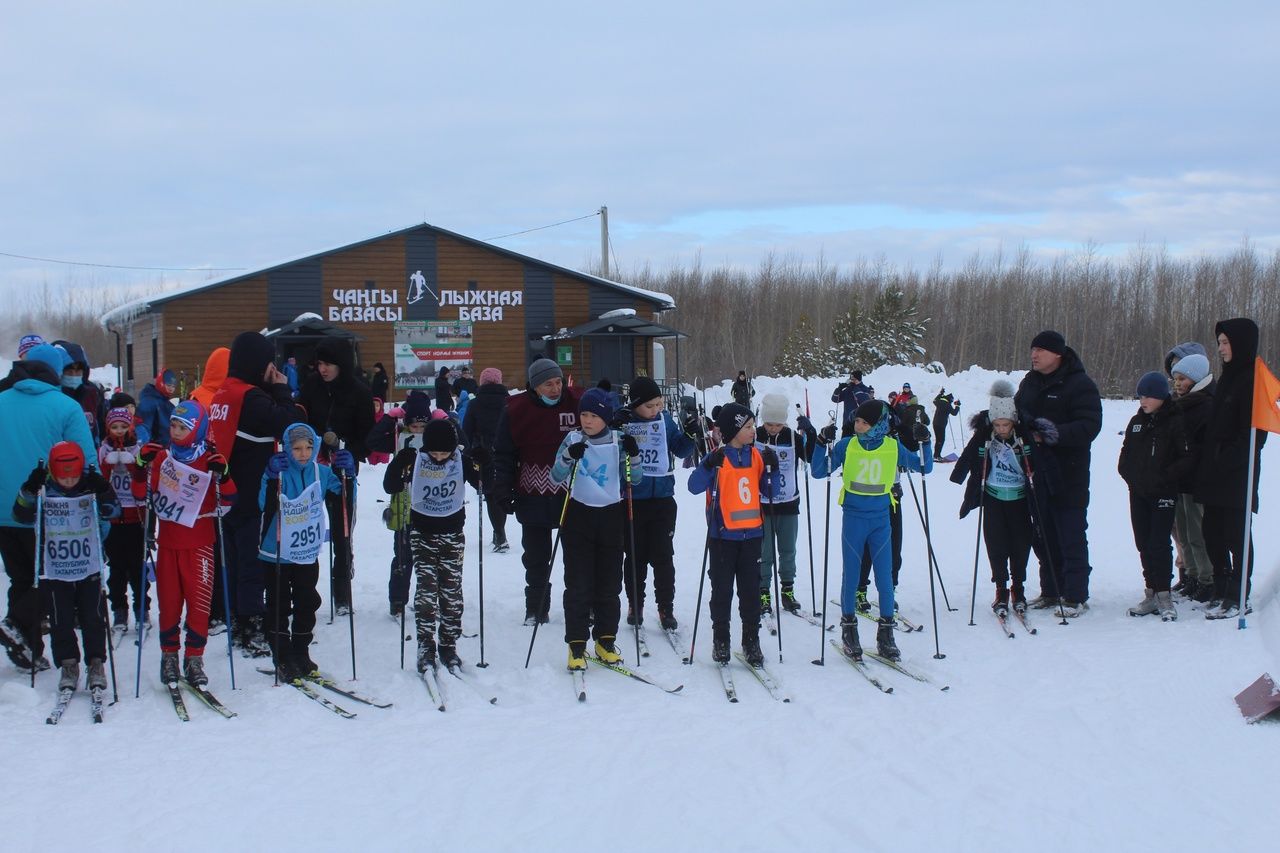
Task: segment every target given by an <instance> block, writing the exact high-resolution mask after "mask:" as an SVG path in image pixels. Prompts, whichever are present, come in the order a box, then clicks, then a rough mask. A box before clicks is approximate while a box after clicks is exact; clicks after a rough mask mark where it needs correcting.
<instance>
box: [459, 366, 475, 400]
mask: <svg viewBox="0 0 1280 853" xmlns="http://www.w3.org/2000/svg"><path fill="white" fill-rule="evenodd" d="M460 372H461V374H462V375H461V376H459V377H458V378H457V379H455V380H453V399H454V400H461V399H462V392H463V391H466V392H467V393H468V394H470V395H471V396H472V397H475V395H476V394H478V393H479V391H480V386H479V385H478V384H477V383H476V378H475V377H474V376H472V375H471V365H469V364H464V365H462V370H461V371H460Z"/></svg>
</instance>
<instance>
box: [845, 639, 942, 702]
mask: <svg viewBox="0 0 1280 853" xmlns="http://www.w3.org/2000/svg"><path fill="white" fill-rule="evenodd" d="M831 647H832V648H834V649H835V650H836V651H837V652H838V653H839V654H840V657H842V658H844V659H845V660H846V661H847V662H848V663H849V664H850V665H852V666H853V668H854V669H856V670H857V671H858V673H859V674H860V675H862V677H863V678H865V679H867V681H869V682H871V685H872V686H873V687H875V688H876V689H877V690H879V691H880V692H881V693H892V692H893V687H892V686H890V685H886V684H884V683H883V682H881V681H880V680H879V679H878V678H876V677H875V676H874V675H872V674H871V670H870V668H869V667H868V666H867V664H866V661H867V659H868V658H870V659H871V660H874V661H876V662H877V663H880V664H883V665H884V666H886V667H888V668H889V669H892V670H894V671H895V672H897V673H899V674H901V675H905V676H906V677H907V678H910V679H911V680H913V681H919V682H921V683H923V684H931V685H933V686H934V687H937V688H938V689H939V690H942V691H947V690H950V689H951V685H949V684H945V685H941V686H939V685H938V683H937V682H936V681H934V680H933V679H932V678H930V677H929V676H927V675H925V674H924V673H922V672H917V671H916V670H914V669H910V668H908V667H905V666H903V665H902V663H901V662H900V661H896V660H893V659H891V658H887V657H885V656H884V655H882V654H880V653H879V652H870V651H863V653H862V660H856V659H855V658H853V657H852V656H850V655H849V653H848V652H846V651H845V648H844V644H843V643H841V642H839V641H838V640H836V639H834V638H832V640H831Z"/></svg>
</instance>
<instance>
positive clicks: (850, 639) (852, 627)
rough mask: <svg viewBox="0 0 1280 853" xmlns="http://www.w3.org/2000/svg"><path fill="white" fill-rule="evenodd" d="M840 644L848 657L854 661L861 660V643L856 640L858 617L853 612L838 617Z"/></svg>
mask: <svg viewBox="0 0 1280 853" xmlns="http://www.w3.org/2000/svg"><path fill="white" fill-rule="evenodd" d="M840 644H841V645H842V646H844V652H845V654H847V655H848V656H849V657H851V658H853V659H854V660H856V661H860V660H862V643H860V642H858V617H857V616H856V615H855V614H853V613H846V614H844V615H843V616H841V617H840Z"/></svg>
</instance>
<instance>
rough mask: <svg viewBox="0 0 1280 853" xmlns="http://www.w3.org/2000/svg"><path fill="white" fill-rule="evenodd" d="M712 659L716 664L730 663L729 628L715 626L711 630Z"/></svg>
mask: <svg viewBox="0 0 1280 853" xmlns="http://www.w3.org/2000/svg"><path fill="white" fill-rule="evenodd" d="M711 659H712V660H713V661H715V662H716V663H728V662H729V626H728V625H715V626H713V627H712V629H711Z"/></svg>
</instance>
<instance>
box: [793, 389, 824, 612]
mask: <svg viewBox="0 0 1280 853" xmlns="http://www.w3.org/2000/svg"><path fill="white" fill-rule="evenodd" d="M804 399H805V403H806V404H807V403H808V402H809V389H808V388H806V389H805V391H804ZM799 410H800V404H799V403H796V411H797V412H798V411H799ZM805 417H808V415H805ZM801 435H804V438H802V439H801V445H800V446H801V451H800V452H801V458H802V459H803V460H804V474H803V476H804V526H805V530H806V531H807V532H808V534H809V608H810V612H811V613H813V615H814V616H817V617H818V618H819V619H821V618H822V617H821V616H820V615H819V613H818V602H817V595H818V589H817V584H816V583H814V579H813V518H812V516H811V513H812V512H813V503H812V501H811V499H810V497H809V477H810V475H811V473H812V463H811V462H810V461H809V454H808V450H809V436H808V435H805V434H804V433H801ZM822 606H823V609H826V604H825V602H824V604H823V605H822Z"/></svg>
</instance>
